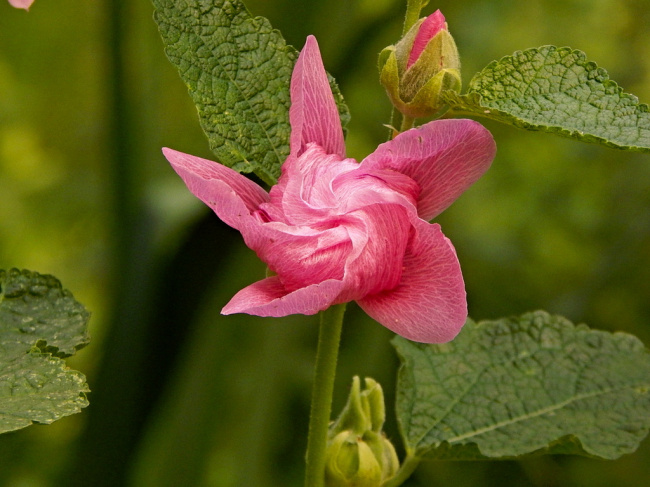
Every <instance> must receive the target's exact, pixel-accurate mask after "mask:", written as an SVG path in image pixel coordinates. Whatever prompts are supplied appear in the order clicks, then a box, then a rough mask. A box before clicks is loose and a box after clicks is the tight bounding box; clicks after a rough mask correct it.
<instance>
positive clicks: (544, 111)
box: [446, 46, 650, 152]
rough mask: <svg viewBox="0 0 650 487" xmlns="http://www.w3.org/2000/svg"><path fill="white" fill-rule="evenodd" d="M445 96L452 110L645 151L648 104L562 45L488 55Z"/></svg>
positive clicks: (649, 134) (649, 136)
mask: <svg viewBox="0 0 650 487" xmlns="http://www.w3.org/2000/svg"><path fill="white" fill-rule="evenodd" d="M446 98H447V101H448V102H449V104H450V105H451V108H452V109H453V110H456V111H460V112H469V113H470V114H475V115H479V116H482V117H487V118H491V119H494V120H498V121H500V122H504V123H507V124H511V125H514V126H516V127H520V128H524V129H528V130H542V131H546V132H551V133H555V134H557V135H562V136H564V137H570V138H574V139H578V140H581V141H583V142H593V143H598V144H602V145H605V146H608V147H613V148H616V149H624V150H630V151H639V152H650V113H649V112H648V105H644V104H639V100H638V99H637V97H636V96H634V95H630V94H627V93H623V90H622V89H621V88H620V87H619V86H618V85H617V84H616V83H615V82H614V81H612V80H610V79H609V76H608V74H607V72H606V71H605V70H604V69H602V68H599V67H598V66H596V64H595V63H592V62H588V61H587V59H586V56H585V54H584V53H583V52H581V51H577V50H572V49H570V48H568V47H563V48H557V47H555V46H542V47H540V48H534V49H527V50H525V51H517V52H515V53H514V54H513V55H512V56H506V57H504V58H502V59H501V60H500V61H493V62H492V63H490V64H489V65H488V66H486V67H485V68H484V69H483V70H482V71H480V72H479V73H477V74H476V75H475V76H474V78H473V79H472V80H471V81H470V84H469V87H468V90H467V94H466V95H462V96H461V95H458V94H456V93H453V92H450V91H448V92H446Z"/></svg>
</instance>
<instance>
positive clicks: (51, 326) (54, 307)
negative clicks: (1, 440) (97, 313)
mask: <svg viewBox="0 0 650 487" xmlns="http://www.w3.org/2000/svg"><path fill="white" fill-rule="evenodd" d="M89 316H90V315H89V313H88V311H86V309H85V308H84V307H83V306H82V305H81V304H80V303H78V302H77V301H76V300H75V299H74V298H73V297H72V295H71V294H70V293H69V292H68V291H66V290H64V289H63V288H62V287H61V283H60V282H59V281H58V280H57V279H55V278H54V277H52V276H46V275H40V274H38V273H36V272H30V271H25V270H23V271H20V270H17V269H11V270H10V271H4V270H0V433H4V432H7V431H13V430H16V429H20V428H24V427H25V426H29V425H30V424H32V423H33V422H37V423H45V424H47V423H51V422H53V421H55V420H57V419H60V418H62V417H63V416H68V415H70V414H74V413H77V412H79V411H80V410H81V408H83V407H86V406H87V405H88V401H87V399H86V395H85V393H86V392H88V390H89V389H88V385H87V384H86V379H85V377H84V376H83V374H81V373H80V372H77V371H74V370H70V369H68V368H67V367H66V365H65V361H64V360H63V358H64V357H67V356H69V355H72V354H74V353H75V351H76V350H78V349H80V348H82V347H84V346H85V345H87V344H88V341H89V337H88V332H87V329H86V325H87V322H88V318H89Z"/></svg>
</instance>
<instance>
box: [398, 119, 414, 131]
mask: <svg viewBox="0 0 650 487" xmlns="http://www.w3.org/2000/svg"><path fill="white" fill-rule="evenodd" d="M414 123H415V119H414V118H411V117H407V116H406V115H403V116H402V125H401V126H400V128H399V131H400V133H401V132H406V131H407V130H408V129H411V128H413V124H414Z"/></svg>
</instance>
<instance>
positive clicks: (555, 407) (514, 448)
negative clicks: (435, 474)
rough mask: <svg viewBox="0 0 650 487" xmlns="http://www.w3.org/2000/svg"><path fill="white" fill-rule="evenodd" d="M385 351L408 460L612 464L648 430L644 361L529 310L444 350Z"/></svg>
mask: <svg viewBox="0 0 650 487" xmlns="http://www.w3.org/2000/svg"><path fill="white" fill-rule="evenodd" d="M393 344H394V345H395V347H396V349H397V351H398V353H399V355H400V357H401V360H402V366H401V368H400V371H399V378H398V390H397V415H398V420H399V424H400V429H401V432H402V436H403V439H404V444H405V447H406V449H407V453H408V454H409V455H410V456H411V457H424V458H428V459H459V460H469V459H480V458H511V457H517V456H520V455H525V454H529V453H567V454H581V455H587V456H593V457H600V458H606V459H613V458H617V457H619V456H621V455H623V454H625V453H631V452H633V451H634V450H635V449H636V448H637V447H638V445H639V443H640V442H641V440H642V439H643V438H644V437H645V436H646V434H647V433H648V430H649V428H650V354H649V353H648V351H647V350H646V348H645V347H644V346H643V344H642V343H641V342H640V341H639V340H638V339H637V338H636V337H634V336H631V335H627V334H624V333H614V334H611V333H607V332H603V331H595V330H590V329H589V328H587V327H586V326H584V325H578V326H575V325H573V324H572V323H571V322H569V321H568V320H566V319H564V318H562V317H559V316H552V315H549V314H548V313H546V312H543V311H538V312H534V313H528V314H525V315H522V316H521V317H517V318H510V319H501V320H497V321H484V322H480V323H478V324H476V323H474V322H472V321H471V320H468V322H467V324H466V325H465V326H464V328H463V330H462V331H461V333H460V334H459V336H458V337H457V338H456V339H455V340H454V341H452V342H450V343H446V344H441V345H424V344H416V343H412V342H409V341H407V340H405V339H403V338H401V337H396V339H395V340H394V341H393Z"/></svg>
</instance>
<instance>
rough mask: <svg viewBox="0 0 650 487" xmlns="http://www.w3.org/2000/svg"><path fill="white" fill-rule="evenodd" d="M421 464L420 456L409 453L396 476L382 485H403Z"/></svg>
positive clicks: (385, 486)
mask: <svg viewBox="0 0 650 487" xmlns="http://www.w3.org/2000/svg"><path fill="white" fill-rule="evenodd" d="M419 464H420V458H419V457H416V456H413V455H411V454H407V455H406V458H405V459H404V461H403V462H402V465H400V467H399V470H398V471H397V473H396V474H395V476H394V477H393V478H391V479H390V480H388V482H386V483H385V484H382V487H397V486H398V485H402V484H403V483H404V481H405V480H406V479H408V478H409V477H410V476H411V474H412V473H413V472H414V471H415V469H416V468H417V466H418V465H419Z"/></svg>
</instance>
